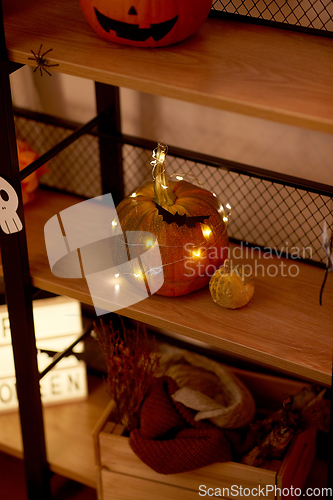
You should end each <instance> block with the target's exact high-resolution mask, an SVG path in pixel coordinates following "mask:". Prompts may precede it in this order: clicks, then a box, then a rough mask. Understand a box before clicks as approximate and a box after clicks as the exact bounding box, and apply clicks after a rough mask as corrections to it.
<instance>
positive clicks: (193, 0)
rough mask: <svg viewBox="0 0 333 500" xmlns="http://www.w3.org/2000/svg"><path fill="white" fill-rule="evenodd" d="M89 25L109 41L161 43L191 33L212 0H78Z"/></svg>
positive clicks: (146, 43) (171, 41)
mask: <svg viewBox="0 0 333 500" xmlns="http://www.w3.org/2000/svg"><path fill="white" fill-rule="evenodd" d="M80 6H81V9H82V12H83V14H84V16H85V17H86V19H87V21H88V23H89V24H90V25H91V27H92V28H93V29H94V30H95V31H96V32H97V33H98V34H99V35H101V36H102V37H104V38H106V39H107V40H111V41H112V42H118V43H121V44H125V45H135V46H137V47H163V46H166V45H171V44H173V43H176V42H180V41H181V40H184V39H185V38H187V37H189V36H190V35H192V34H193V33H194V32H195V31H196V30H197V29H198V28H199V27H200V26H201V24H202V23H203V22H204V21H205V19H206V18H207V16H208V14H209V11H210V9H211V6H212V0H158V1H156V0H80Z"/></svg>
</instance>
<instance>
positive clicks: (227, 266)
mask: <svg viewBox="0 0 333 500" xmlns="http://www.w3.org/2000/svg"><path fill="white" fill-rule="evenodd" d="M224 272H225V273H226V274H229V273H230V260H229V259H225V261H224Z"/></svg>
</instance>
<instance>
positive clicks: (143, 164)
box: [123, 145, 333, 262]
mask: <svg viewBox="0 0 333 500" xmlns="http://www.w3.org/2000/svg"><path fill="white" fill-rule="evenodd" d="M123 154H124V164H125V172H126V176H127V179H128V180H129V182H127V183H126V191H127V192H126V194H128V193H129V192H130V191H131V190H132V189H135V188H136V187H137V186H138V184H140V183H141V182H143V181H144V180H147V181H148V180H151V179H152V177H151V166H150V158H151V152H150V151H145V150H143V149H141V148H138V147H134V146H129V145H126V146H125V147H124V149H123ZM166 166H167V170H168V173H169V175H172V174H180V175H185V178H186V174H189V179H188V180H189V181H190V182H193V179H194V178H197V179H198V181H199V182H200V184H201V185H202V186H203V187H204V188H205V189H208V190H209V191H212V192H214V193H215V194H216V195H217V196H218V198H219V200H220V202H221V203H222V204H223V205H224V206H226V204H227V203H229V204H230V205H231V207H232V213H231V216H230V217H229V222H228V234H229V237H231V238H234V239H236V240H239V241H243V242H246V243H250V244H252V245H258V246H260V247H267V248H271V249H273V250H274V251H277V252H278V253H281V252H282V254H286V256H287V257H288V256H289V257H292V258H301V259H305V260H308V259H309V260H313V261H315V262H324V259H325V254H324V252H323V250H322V248H321V233H322V227H323V222H324V220H326V221H327V223H328V224H329V225H331V224H332V216H333V199H332V198H331V197H329V196H323V195H320V194H317V193H314V192H310V191H308V190H304V189H301V188H295V187H290V186H287V185H283V184H278V183H274V182H272V181H267V180H264V179H260V178H256V177H252V176H250V175H248V174H240V173H236V172H232V171H228V170H226V169H224V168H223V169H222V168H220V169H219V168H215V167H211V166H209V165H205V164H202V163H197V162H192V161H189V160H184V159H182V158H177V157H172V156H170V155H168V156H167V161H166ZM137 171H139V172H140V179H138V178H137V177H134V172H137ZM132 174H133V176H132ZM137 180H139V181H140V182H136V181H137ZM194 182H195V181H194Z"/></svg>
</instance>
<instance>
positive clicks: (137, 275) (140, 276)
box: [134, 272, 143, 278]
mask: <svg viewBox="0 0 333 500" xmlns="http://www.w3.org/2000/svg"><path fill="white" fill-rule="evenodd" d="M134 276H135V277H136V278H143V274H142V273H141V272H139V273H138V274H136V273H134Z"/></svg>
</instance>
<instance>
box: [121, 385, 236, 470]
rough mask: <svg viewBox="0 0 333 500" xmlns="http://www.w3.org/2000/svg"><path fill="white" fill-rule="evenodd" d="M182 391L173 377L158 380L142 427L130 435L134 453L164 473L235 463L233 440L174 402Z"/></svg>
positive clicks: (145, 406) (146, 404)
mask: <svg viewBox="0 0 333 500" xmlns="http://www.w3.org/2000/svg"><path fill="white" fill-rule="evenodd" d="M177 389H178V385H177V383H176V382H175V381H174V380H173V379H172V378H170V377H167V376H163V377H160V378H156V379H155V381H154V384H153V386H152V389H151V391H150V393H149V395H148V396H147V397H146V398H145V400H144V402H143V404H142V409H141V414H140V427H139V428H138V429H135V430H133V431H132V432H131V433H130V438H129V443H130V446H131V448H132V450H133V451H134V453H135V454H136V455H137V456H138V457H139V458H140V459H141V460H142V461H143V462H144V463H145V464H147V465H148V466H149V467H151V468H152V469H153V470H155V471H156V472H159V473H160V474H176V473H179V472H186V471H190V470H194V469H198V468H200V467H204V466H206V465H209V464H212V463H215V462H225V461H228V460H231V451H230V444H229V441H228V440H227V439H226V438H225V436H224V433H223V431H222V430H221V429H219V428H217V427H215V426H214V425H213V424H211V423H210V422H208V421H199V422H198V421H196V420H195V419H194V417H195V415H196V412H195V411H193V410H191V409H190V408H187V407H186V406H184V405H183V404H182V403H178V402H176V401H173V400H172V397H171V396H172V394H174V392H176V391H177Z"/></svg>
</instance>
